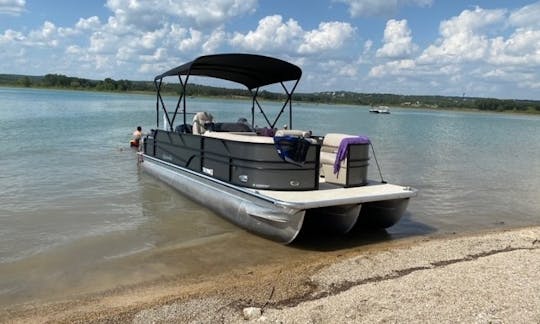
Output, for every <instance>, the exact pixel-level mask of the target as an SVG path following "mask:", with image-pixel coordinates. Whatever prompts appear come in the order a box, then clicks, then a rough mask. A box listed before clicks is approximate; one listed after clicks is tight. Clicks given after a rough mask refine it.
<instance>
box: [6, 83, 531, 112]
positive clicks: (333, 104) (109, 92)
mask: <svg viewBox="0 0 540 324" xmlns="http://www.w3.org/2000/svg"><path fill="white" fill-rule="evenodd" d="M0 88H12V89H33V90H49V91H55V90H58V91H79V92H91V93H105V94H118V95H142V96H155V92H152V91H143V90H140V91H139V90H137V91H106V90H103V91H101V90H93V89H71V88H53V87H51V88H47V87H24V86H12V85H2V84H0ZM163 96H174V97H177V96H178V94H177V93H175V92H163ZM197 98H201V99H224V100H246V101H249V100H251V98H250V97H242V96H197ZM498 100H506V99H498ZM263 101H269V102H279V100H268V99H261V102H263ZM294 102H295V103H296V104H300V105H306V104H313V105H330V106H348V107H366V108H369V107H370V106H369V105H357V104H352V103H331V102H316V101H304V100H298V99H295V101H294ZM386 105H387V106H388V107H390V108H401V109H407V110H408V109H419V110H427V111H439V112H452V111H453V112H471V113H475V112H477V113H487V114H508V115H517V116H539V115H540V111H534V110H526V111H515V110H502V111H493V110H482V109H474V108H459V107H446V108H435V107H430V106H429V105H428V106H418V107H416V106H404V105H392V104H386Z"/></svg>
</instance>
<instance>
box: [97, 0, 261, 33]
mask: <svg viewBox="0 0 540 324" xmlns="http://www.w3.org/2000/svg"><path fill="white" fill-rule="evenodd" d="M106 6H107V7H108V8H109V9H110V10H111V11H113V12H114V14H115V16H116V17H117V19H118V20H119V21H120V22H121V23H122V24H123V25H135V26H138V27H139V28H140V29H143V30H149V29H154V28H156V26H158V25H159V24H160V23H162V22H163V21H164V20H170V19H172V20H178V18H180V20H182V21H185V25H186V26H192V27H194V28H197V29H200V28H203V29H205V28H214V27H215V26H219V25H221V24H223V23H225V22H226V21H228V20H229V19H231V18H232V17H237V16H241V15H244V14H249V13H252V12H254V10H255V8H256V6H257V1H256V0H170V1H161V0H145V1H137V0H107V4H106Z"/></svg>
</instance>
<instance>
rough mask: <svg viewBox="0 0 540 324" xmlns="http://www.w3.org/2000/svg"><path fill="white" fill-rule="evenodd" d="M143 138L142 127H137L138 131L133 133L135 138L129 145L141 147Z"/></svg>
mask: <svg viewBox="0 0 540 324" xmlns="http://www.w3.org/2000/svg"><path fill="white" fill-rule="evenodd" d="M141 138H142V127H141V126H137V129H136V130H135V131H134V132H133V137H132V138H131V141H129V145H130V146H131V147H139V143H140V142H141Z"/></svg>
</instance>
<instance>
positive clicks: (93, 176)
mask: <svg viewBox="0 0 540 324" xmlns="http://www.w3.org/2000/svg"><path fill="white" fill-rule="evenodd" d="M167 101H168V102H169V101H170V103H172V104H174V103H175V101H176V98H169V99H167ZM190 101H191V111H193V112H194V111H202V110H206V111H209V112H211V113H212V114H213V115H214V116H215V117H216V119H217V120H218V121H235V120H237V119H238V117H242V116H244V117H249V115H250V112H249V111H250V109H249V106H250V103H249V102H246V101H219V100H203V99H190ZM263 107H264V105H263ZM368 110H369V108H368V107H353V106H330V105H315V104H304V103H301V104H299V105H296V106H295V111H294V125H293V126H294V128H296V129H311V130H313V132H314V133H315V134H324V133H326V132H343V133H350V134H362V135H367V136H369V137H370V138H371V140H372V142H373V143H374V146H375V149H376V153H377V158H378V159H379V163H380V165H381V168H382V171H383V175H384V177H385V180H387V181H388V182H390V183H398V184H403V185H410V186H412V187H415V188H417V189H419V195H418V197H416V198H414V199H413V200H411V203H410V205H409V208H408V212H407V213H406V214H405V216H404V218H403V219H402V221H401V222H400V223H398V224H397V225H395V226H394V227H392V228H390V229H388V230H387V231H386V232H384V234H383V238H382V239H384V240H388V239H392V240H399V239H400V238H404V237H411V236H416V235H428V234H429V235H446V234H450V233H458V234H461V233H467V232H475V231H483V230H490V229H494V228H501V227H503V228H510V227H521V226H528V225H540V117H539V116H525V115H508V114H487V113H477V112H446V111H432V110H417V109H398V108H392V110H391V111H392V113H391V114H390V115H377V114H370V113H369V112H368ZM269 112H270V115H273V114H275V113H276V109H270V110H269ZM155 120H156V116H155V98H154V96H146V95H123V94H104V93H91V92H76V91H51V90H35V89H12V88H0V130H1V131H2V137H0V147H1V148H2V154H0V184H1V186H0V200H1V204H0V306H1V305H9V304H12V303H17V302H24V301H29V300H34V299H39V298H45V299H54V298H55V297H59V296H62V295H65V294H67V293H69V292H73V293H74V292H81V291H98V290H102V289H108V288H111V287H112V286H115V285H130V284H133V283H140V282H144V281H151V280H154V279H158V278H167V277H168V276H175V277H178V276H189V275H193V274H194V273H203V272H204V273H219V272H223V271H228V269H233V268H234V267H238V266H248V265H254V264H260V263H271V262H279V261H280V260H283V259H284V258H294V257H295V256H298V255H301V254H306V253H314V251H321V250H329V249H337V248H342V247H343V246H345V247H347V246H354V245H358V244H368V243H369V242H366V241H362V240H358V238H356V237H352V236H347V237H343V238H339V239H335V238H328V243H325V239H324V238H323V239H317V240H314V239H312V241H310V239H309V238H307V241H306V242H303V243H300V244H298V245H293V246H282V245H279V244H276V243H273V242H271V241H267V240H265V239H262V238H259V237H256V236H254V235H251V234H249V233H246V232H244V231H243V230H241V229H239V228H237V227H235V226H233V225H231V224H229V223H227V222H226V221H224V220H222V219H221V218H219V217H218V216H216V215H215V214H213V213H212V212H210V211H209V210H207V209H205V208H203V207H201V206H199V205H197V204H195V203H193V202H191V201H190V200H187V199H185V198H184V197H183V196H181V195H180V194H178V193H177V192H175V191H174V190H173V189H171V188H170V187H168V186H166V185H164V184H162V183H160V182H159V181H157V180H156V179H154V178H152V177H151V176H148V175H147V174H144V173H141V172H140V171H139V169H138V167H137V164H136V156H135V152H134V151H133V150H131V149H129V148H128V142H129V139H130V137H131V133H132V132H133V130H134V128H135V127H136V126H137V125H142V127H143V131H148V130H149V129H150V128H153V127H155ZM258 123H259V125H261V126H262V125H264V124H263V123H262V121H261V120H258ZM284 123H286V121H285V122H281V123H280V124H279V125H282V124H284ZM371 165H372V167H371V169H370V176H371V177H372V178H378V174H377V173H376V172H375V170H376V169H375V168H374V163H373V160H372V162H371ZM357 235H360V234H357ZM336 240H337V241H336ZM336 242H337V243H336Z"/></svg>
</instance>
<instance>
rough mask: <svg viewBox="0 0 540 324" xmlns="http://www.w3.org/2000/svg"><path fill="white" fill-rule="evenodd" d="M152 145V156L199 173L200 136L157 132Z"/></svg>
mask: <svg viewBox="0 0 540 324" xmlns="http://www.w3.org/2000/svg"><path fill="white" fill-rule="evenodd" d="M153 143H154V147H155V152H154V154H153V156H155V157H157V158H159V159H162V160H164V161H167V162H170V163H173V164H176V165H179V166H182V167H186V168H189V169H190V170H194V171H199V172H200V171H201V149H202V138H201V137H200V136H194V135H191V134H182V133H178V132H168V131H161V130H158V131H156V133H155V134H154V138H153ZM146 153H147V154H149V153H150V152H146ZM149 155H152V154H149Z"/></svg>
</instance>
